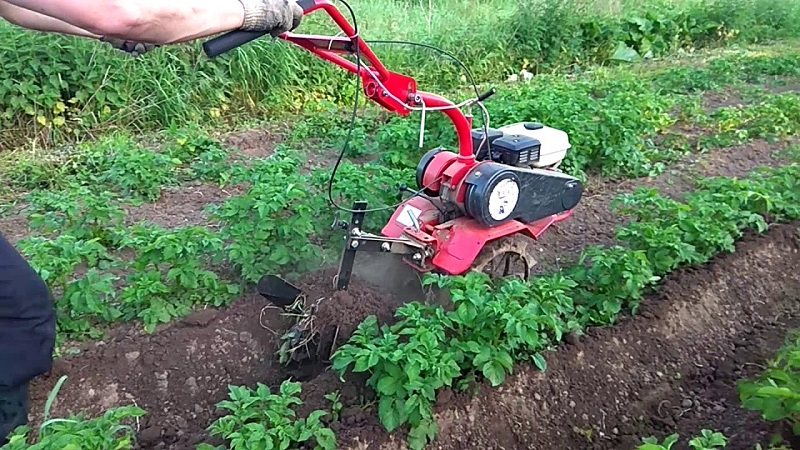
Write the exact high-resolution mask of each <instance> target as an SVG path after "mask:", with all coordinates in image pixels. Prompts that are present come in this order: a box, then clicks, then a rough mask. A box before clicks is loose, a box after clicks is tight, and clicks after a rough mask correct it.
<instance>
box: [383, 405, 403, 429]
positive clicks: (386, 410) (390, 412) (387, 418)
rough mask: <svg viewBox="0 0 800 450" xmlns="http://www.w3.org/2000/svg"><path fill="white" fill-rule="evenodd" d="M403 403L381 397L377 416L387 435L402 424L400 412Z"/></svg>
mask: <svg viewBox="0 0 800 450" xmlns="http://www.w3.org/2000/svg"><path fill="white" fill-rule="evenodd" d="M403 408H404V403H403V402H402V401H401V400H400V399H398V398H396V397H381V399H380V402H379V403H378V416H379V418H380V419H381V423H382V424H383V426H384V427H385V428H386V431H388V432H389V433H391V432H393V431H394V430H396V429H397V428H398V427H399V426H400V425H402V423H403V419H402V414H401V411H402V409H403Z"/></svg>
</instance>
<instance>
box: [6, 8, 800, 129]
mask: <svg viewBox="0 0 800 450" xmlns="http://www.w3.org/2000/svg"><path fill="white" fill-rule="evenodd" d="M624 3H626V4H625V5H623V6H621V8H622V11H608V10H606V11H600V6H599V5H598V4H594V2H588V3H587V2H579V1H577V0H559V1H544V0H492V1H490V2H487V3H485V4H477V5H476V4H474V3H472V2H465V1H463V0H446V1H442V2H436V3H435V4H430V5H426V6H425V7H418V6H414V7H412V6H409V5H408V4H407V3H406V2H386V1H384V0H359V1H357V2H356V3H355V4H354V8H355V11H356V14H357V18H358V22H359V25H360V28H363V29H361V30H360V31H361V35H362V36H363V37H364V38H366V39H367V40H377V39H393V40H403V41H411V42H421V43H424V44H428V45H435V46H437V47H440V48H442V49H444V50H446V51H448V52H450V53H452V54H454V55H455V56H456V57H458V58H459V59H460V60H462V61H464V62H465V64H466V65H467V66H468V67H470V68H471V69H472V71H473V72H474V73H475V75H476V76H477V78H478V80H479V81H490V80H492V81H494V80H500V79H503V78H505V77H506V76H507V75H508V74H509V73H514V72H517V71H519V70H520V69H526V70H530V71H532V72H534V73H542V72H547V71H552V70H561V69H564V68H567V69H571V68H576V67H585V66H587V65H589V64H594V63H615V62H626V61H637V60H640V59H642V58H655V57H663V56H665V55H668V54H672V53H675V52H677V51H680V50H685V51H694V50H695V49H697V48H701V47H706V46H710V45H718V44H727V43H733V42H745V43H747V42H758V41H762V40H764V39H774V38H780V37H791V36H797V35H798V32H800V27H799V26H798V25H797V24H798V23H800V20H799V19H800V7H798V6H797V5H796V4H795V3H794V2H779V1H776V0H717V1H696V0H685V1H684V2H681V3H680V4H678V5H674V4H670V5H666V4H663V5H662V3H664V2H659V1H648V2H644V3H637V4H630V2H624ZM322 16H323V14H320V15H317V14H315V15H313V16H311V17H309V18H308V19H307V20H306V21H305V22H304V24H303V26H302V31H301V32H304V33H312V34H314V33H321V34H336V32H338V31H339V30H336V29H334V28H331V26H330V24H329V21H328V20H325V19H326V18H325V17H322ZM391 17H404V18H405V22H404V26H403V27H397V26H396V24H395V23H393V22H392V21H391V20H390V18H391ZM0 42H2V43H3V45H2V46H0V53H2V54H6V55H15V56H14V57H13V58H10V59H9V60H8V61H4V64H2V65H0V79H2V80H7V81H6V82H5V83H3V84H1V85H0V128H2V129H3V130H4V131H3V134H2V135H0V141H2V142H4V143H12V142H19V141H21V140H22V139H25V138H31V137H42V138H44V139H46V140H47V141H48V142H59V141H62V140H64V139H76V138H79V137H80V136H82V135H83V134H84V133H85V132H86V131H92V130H104V129H108V128H109V127H112V126H113V127H115V128H116V127H124V128H127V129H156V128H164V127H168V126H170V125H173V124H177V123H186V122H203V123H207V124H212V125H215V126H218V125H220V124H221V123H222V120H223V119H225V118H226V117H223V116H227V115H229V114H236V115H240V114H249V113H251V112H253V111H258V112H263V111H264V110H268V109H273V108H274V109H275V110H283V111H285V110H287V109H288V110H293V111H299V110H322V109H324V108H326V105H330V104H341V103H343V102H349V101H350V100H351V99H352V96H353V87H352V83H348V82H346V81H349V80H348V78H347V77H348V74H347V73H345V72H344V71H343V70H341V69H339V68H337V67H334V66H333V65H331V64H329V63H327V62H323V61H321V60H318V59H316V58H314V57H312V56H311V55H309V54H307V53H306V52H304V51H303V50H302V49H299V48H297V47H290V46H288V45H281V44H280V43H274V42H271V41H270V40H268V39H264V40H261V41H258V42H254V43H252V44H250V45H248V46H245V47H243V48H241V49H238V50H236V51H234V52H232V54H231V56H230V57H225V58H218V59H215V60H209V59H208V58H207V57H205V55H203V54H202V53H201V52H200V49H199V45H197V44H186V45H177V46H168V47H162V48H160V49H158V50H157V51H154V52H150V53H148V54H147V55H145V56H144V57H142V58H137V59H135V60H134V59H132V58H130V57H128V56H127V55H124V54H121V53H120V52H118V51H116V50H113V49H110V48H108V47H104V46H100V45H99V44H98V43H96V42H91V41H87V40H84V39H79V38H73V37H63V36H49V35H48V36H45V35H39V34H34V33H29V32H25V31H22V30H20V29H18V28H15V27H9V26H2V27H0ZM374 47H375V51H376V52H377V53H378V54H379V55H380V57H381V59H382V60H383V61H384V63H385V64H386V66H387V67H389V68H392V69H395V70H399V71H403V72H409V73H410V74H411V75H414V76H415V77H416V78H418V79H419V80H420V82H421V85H422V86H430V87H431V88H434V90H441V89H449V88H453V87H456V86H460V85H463V83H464V80H463V76H464V74H463V72H462V69H461V68H460V67H459V66H458V65H456V64H454V63H453V61H451V60H449V59H448V58H446V57H444V56H442V55H440V54H437V53H435V52H432V51H430V50H428V49H424V48H419V47H413V46H411V47H409V46H401V45H398V44H392V45H391V46H389V45H388V44H378V43H376V44H374ZM264 61H270V62H271V63H270V64H264V63H263V62H264ZM29 62H30V64H29ZM10 80H20V81H19V82H12V81H10ZM429 90H430V89H429ZM265 104H266V105H269V106H268V107H264V106H262V105H265Z"/></svg>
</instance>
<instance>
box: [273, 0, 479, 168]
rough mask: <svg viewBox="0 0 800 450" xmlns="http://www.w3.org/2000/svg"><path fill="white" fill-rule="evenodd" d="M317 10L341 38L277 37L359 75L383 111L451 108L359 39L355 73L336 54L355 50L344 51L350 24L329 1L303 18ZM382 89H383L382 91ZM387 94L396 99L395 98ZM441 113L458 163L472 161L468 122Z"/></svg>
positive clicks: (457, 113)
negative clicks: (453, 131)
mask: <svg viewBox="0 0 800 450" xmlns="http://www.w3.org/2000/svg"><path fill="white" fill-rule="evenodd" d="M320 9H322V10H325V12H327V13H328V15H330V16H331V18H332V19H333V21H334V22H335V23H336V25H337V26H338V27H339V28H340V29H341V30H342V31H343V32H344V34H345V37H326V36H319V35H305V34H296V33H284V34H282V35H281V36H280V37H281V38H282V39H284V40H286V41H288V42H291V43H293V44H295V45H298V46H300V47H302V48H304V49H306V50H308V51H309V52H311V53H313V54H315V55H317V56H318V57H320V58H322V59H324V60H326V61H329V62H332V63H334V64H336V65H337V66H339V67H342V68H343V69H345V70H347V71H349V72H352V73H358V75H359V76H361V80H362V82H363V89H364V93H365V94H366V95H367V97H369V98H370V99H372V100H373V101H374V102H376V103H378V104H379V105H381V106H382V107H383V108H385V109H387V110H389V111H392V112H394V113H397V114H399V115H401V116H407V115H409V114H410V113H411V110H410V109H409V108H408V106H407V105H411V106H422V102H424V104H425V106H426V107H431V108H434V107H442V106H453V102H451V101H450V100H447V99H445V98H443V97H440V96H438V95H435V94H429V93H427V92H419V91H417V82H416V81H415V80H414V79H413V78H410V77H407V76H404V75H400V74H398V73H395V72H391V71H389V70H387V69H386V67H384V65H383V64H382V63H381V62H380V60H379V59H378V57H377V56H375V53H373V52H372V49H371V48H370V47H369V46H368V45H367V43H366V42H365V41H364V40H363V39H358V40H357V45H358V52H359V55H360V56H361V60H362V64H361V68H360V70H359V68H358V65H357V64H356V63H354V62H351V61H349V60H347V59H345V58H343V57H342V56H340V55H339V54H342V53H346V54H352V53H354V52H355V49H352V51H351V50H349V49H348V46H349V45H350V44H351V37H354V35H355V30H354V29H353V27H352V25H350V23H349V22H348V21H347V19H346V18H345V17H344V15H343V14H342V13H341V11H339V10H338V9H337V8H336V6H334V5H333V3H331V2H330V1H329V0H316V2H315V5H314V6H312V7H310V8H308V9H306V12H305V15H309V14H311V13H313V12H314V11H317V10H320ZM370 66H371V67H370ZM373 75H374V77H373ZM375 78H377V79H378V80H380V83H381V84H383V87H381V86H380V85H379V84H378V82H376V81H375ZM384 87H385V88H386V89H385V90H384ZM388 94H391V95H392V96H394V97H396V99H395V98H392V97H391V96H389V95H388ZM417 98H419V99H420V100H421V102H418V101H417ZM398 100H399V101H398ZM442 112H443V113H444V114H445V115H447V117H448V118H449V119H450V121H451V122H453V126H454V127H455V129H456V134H457V136H458V147H459V152H458V153H459V160H462V161H469V160H474V159H475V158H474V155H473V154H472V136H471V134H470V132H471V130H472V123H471V121H470V120H468V119H467V117H466V116H465V115H464V113H462V112H461V110H459V109H458V108H449V109H446V110H444V111H442Z"/></svg>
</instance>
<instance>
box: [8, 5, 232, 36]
mask: <svg viewBox="0 0 800 450" xmlns="http://www.w3.org/2000/svg"><path fill="white" fill-rule="evenodd" d="M6 1H8V2H10V3H12V4H15V5H17V6H20V7H22V8H27V9H31V10H35V11H38V12H40V13H41V14H44V15H46V16H50V17H58V18H59V19H61V20H63V21H65V22H67V23H69V24H72V25H73V26H74V27H77V28H80V29H84V30H88V31H89V32H91V33H92V34H95V35H101V36H111V37H116V38H121V39H126V40H131V41H137V42H148V43H152V44H162V45H163V44H173V43H178V42H186V41H191V40H195V39H198V38H201V37H206V36H211V35H214V34H218V33H222V32H225V31H229V30H234V29H237V28H239V27H240V26H241V25H242V23H243V21H244V8H243V7H242V4H241V3H240V2H239V0H139V1H131V0H95V1H92V2H88V1H86V0H6Z"/></svg>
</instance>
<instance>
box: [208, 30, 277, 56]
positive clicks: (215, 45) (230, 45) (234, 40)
mask: <svg viewBox="0 0 800 450" xmlns="http://www.w3.org/2000/svg"><path fill="white" fill-rule="evenodd" d="M266 34H269V32H268V31H230V32H228V33H225V34H223V35H222V36H217V37H215V38H214V39H211V40H209V41H207V42H205V43H204V44H203V50H204V51H205V52H206V55H207V56H208V57H209V58H215V57H217V56H219V55H221V54H223V53H226V52H229V51H231V50H233V49H235V48H236V47H239V46H241V45H244V44H247V43H248V42H250V41H252V40H255V39H258V38H260V37H261V36H264V35H266Z"/></svg>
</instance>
